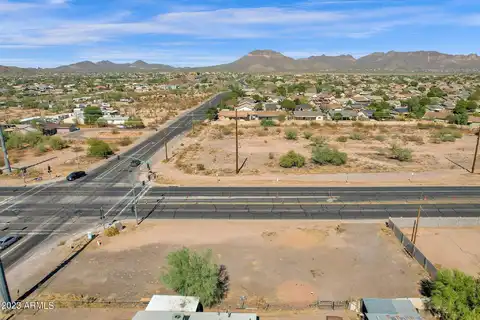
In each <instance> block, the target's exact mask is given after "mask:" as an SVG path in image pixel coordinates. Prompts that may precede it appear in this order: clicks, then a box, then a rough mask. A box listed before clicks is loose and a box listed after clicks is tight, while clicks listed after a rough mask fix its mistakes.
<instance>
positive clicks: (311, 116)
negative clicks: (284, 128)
mask: <svg viewBox="0 0 480 320" xmlns="http://www.w3.org/2000/svg"><path fill="white" fill-rule="evenodd" d="M293 116H294V118H295V120H310V121H323V120H324V119H325V116H324V114H323V112H321V111H311V110H309V111H301V110H299V111H294V112H293Z"/></svg>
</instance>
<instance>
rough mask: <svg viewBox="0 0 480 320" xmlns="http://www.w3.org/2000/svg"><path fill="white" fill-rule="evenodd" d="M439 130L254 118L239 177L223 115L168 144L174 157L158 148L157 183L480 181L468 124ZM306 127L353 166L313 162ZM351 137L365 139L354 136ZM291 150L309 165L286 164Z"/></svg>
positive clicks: (246, 128) (229, 125)
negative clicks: (398, 154) (397, 152)
mask: <svg viewBox="0 0 480 320" xmlns="http://www.w3.org/2000/svg"><path fill="white" fill-rule="evenodd" d="M287 130H295V131H296V132H297V136H298V138H297V140H287V139H286V138H285V131H287ZM450 130H454V129H450ZM439 131H440V129H438V128H427V129H419V128H417V127H416V126H392V125H385V126H384V125H383V124H377V125H375V126H374V127H372V126H366V125H361V126H360V125H358V126H357V127H352V125H350V126H346V125H335V124H334V123H325V124H324V125H320V124H310V123H309V122H305V121H296V122H295V123H293V122H290V123H285V124H284V125H282V126H278V127H270V128H262V127H261V126H260V125H259V123H258V122H255V121H250V122H244V121H240V122H239V141H240V142H239V162H240V166H241V165H242V163H243V162H244V161H245V160H246V161H245V165H244V166H243V167H242V169H241V173H240V174H239V175H238V176H235V127H234V122H233V121H229V120H222V121H218V122H215V123H211V124H203V125H198V126H197V127H196V129H195V132H190V133H189V134H187V135H186V137H184V138H183V139H181V140H177V141H176V142H172V143H170V148H171V149H175V150H176V154H175V156H174V157H173V158H171V159H170V161H168V162H165V161H163V160H164V159H165V158H164V156H163V157H162V156H161V152H160V153H159V155H158V157H156V158H155V159H156V161H155V164H154V165H153V170H154V171H157V172H159V173H161V176H160V179H159V180H158V181H157V182H158V183H159V184H175V185H192V184H196V185H245V184H248V185H252V184H260V185H262V184H280V185H281V184H288V185H290V184H307V185H315V184H318V183H319V182H320V183H321V184H329V185H335V184H343V185H344V184H345V183H351V184H357V185H372V184H374V185H388V184H393V185H398V184H407V185H408V184H425V185H428V184H431V185H434V184H445V183H447V184H451V185H453V184H472V185H475V184H480V179H479V176H478V175H472V174H470V173H469V172H468V171H467V170H466V168H470V167H471V161H472V159H473V151H474V146H475V140H476V137H475V136H474V135H473V134H471V133H470V132H469V131H467V130H463V132H461V131H460V130H459V132H461V134H462V135H463V136H462V137H461V138H459V139H457V140H456V141H455V142H439V141H438V139H435V135H436V134H438V132H439ZM307 132H308V133H311V134H312V136H313V137H324V138H325V139H326V141H327V144H328V145H329V146H331V147H333V148H337V149H339V150H340V151H342V152H346V153H347V155H348V162H347V164H345V165H342V166H333V165H326V166H320V165H316V164H314V163H313V162H312V161H311V160H310V158H311V149H312V138H310V139H307V138H305V136H304V135H305V133H307ZM351 135H357V136H360V137H361V139H360V140H353V139H351V137H350V136H351ZM341 136H342V137H346V138H347V140H346V142H339V141H338V140H337V139H338V138H339V137H341ZM434 140H436V143H435V142H434ZM392 144H397V145H399V146H401V147H403V148H408V149H410V150H411V151H412V154H413V159H412V161H406V162H401V161H398V160H396V159H392V158H391V152H390V147H391V145H392ZM289 150H294V151H295V152H298V153H300V154H302V155H304V156H305V158H306V165H305V166H304V167H303V168H282V167H280V165H279V158H280V157H281V156H282V155H283V154H285V153H286V152H287V151H289ZM462 167H463V168H462ZM193 176H194V177H195V178H193Z"/></svg>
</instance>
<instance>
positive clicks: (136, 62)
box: [132, 60, 148, 66]
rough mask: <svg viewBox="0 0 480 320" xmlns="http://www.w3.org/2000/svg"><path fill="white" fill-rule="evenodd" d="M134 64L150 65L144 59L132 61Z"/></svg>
mask: <svg viewBox="0 0 480 320" xmlns="http://www.w3.org/2000/svg"><path fill="white" fill-rule="evenodd" d="M132 65H134V66H145V65H148V63H146V62H145V61H143V60H137V61H135V62H134V63H132Z"/></svg>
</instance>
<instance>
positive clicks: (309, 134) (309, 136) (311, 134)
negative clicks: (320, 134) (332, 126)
mask: <svg viewBox="0 0 480 320" xmlns="http://www.w3.org/2000/svg"><path fill="white" fill-rule="evenodd" d="M312 136H313V133H312V132H311V131H305V132H304V133H303V137H304V138H305V139H310V138H311V137H312Z"/></svg>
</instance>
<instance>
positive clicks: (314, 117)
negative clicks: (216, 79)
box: [218, 75, 480, 126]
mask: <svg viewBox="0 0 480 320" xmlns="http://www.w3.org/2000/svg"><path fill="white" fill-rule="evenodd" d="M475 85H476V83H475V82H474V81H473V79H469V77H468V76H422V77H407V76H366V75H323V76H312V75H251V76H249V77H248V78H247V80H246V81H245V82H244V83H243V84H242V86H241V87H238V88H237V89H235V88H234V89H233V91H234V92H235V93H236V95H235V96H234V98H232V99H230V100H228V101H226V102H225V103H224V104H223V105H220V106H218V107H219V112H218V118H219V119H235V117H236V116H237V117H238V118H239V119H242V120H256V119H259V120H262V119H272V120H285V119H294V120H311V121H340V120H352V121H355V120H365V121H387V120H397V121H406V120H412V119H416V120H428V121H434V122H445V123H452V124H459V125H470V126H478V125H479V124H480V108H479V106H478V101H479V100H480V89H479V88H478V87H475ZM235 111H236V112H235Z"/></svg>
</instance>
